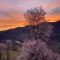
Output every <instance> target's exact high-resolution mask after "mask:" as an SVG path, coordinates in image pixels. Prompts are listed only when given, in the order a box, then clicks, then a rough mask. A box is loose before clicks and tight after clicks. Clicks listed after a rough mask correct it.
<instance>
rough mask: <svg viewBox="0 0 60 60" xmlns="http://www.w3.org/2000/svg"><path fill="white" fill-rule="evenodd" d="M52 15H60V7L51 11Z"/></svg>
mask: <svg viewBox="0 0 60 60" xmlns="http://www.w3.org/2000/svg"><path fill="white" fill-rule="evenodd" d="M50 13H51V14H60V7H56V8H53V9H51V10H50Z"/></svg>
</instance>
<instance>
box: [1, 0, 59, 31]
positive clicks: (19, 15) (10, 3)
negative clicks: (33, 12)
mask: <svg viewBox="0 0 60 60" xmlns="http://www.w3.org/2000/svg"><path fill="white" fill-rule="evenodd" d="M37 6H41V7H42V8H43V9H44V10H45V11H46V12H47V15H46V17H45V18H46V20H47V22H55V21H58V20H60V0H0V31H2V30H7V29H12V28H16V27H24V26H26V25H27V23H26V19H25V18H24V16H23V12H25V11H26V10H27V9H30V8H33V7H37Z"/></svg>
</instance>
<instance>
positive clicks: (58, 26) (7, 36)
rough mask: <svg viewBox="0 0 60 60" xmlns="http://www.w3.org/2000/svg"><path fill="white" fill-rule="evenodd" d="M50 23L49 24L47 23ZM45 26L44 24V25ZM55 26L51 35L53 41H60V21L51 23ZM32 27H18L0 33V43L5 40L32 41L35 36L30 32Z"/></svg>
mask: <svg viewBox="0 0 60 60" xmlns="http://www.w3.org/2000/svg"><path fill="white" fill-rule="evenodd" d="M45 23H48V22H45ZM42 24H44V23H42ZM48 24H51V25H53V26H54V29H53V33H52V34H51V40H53V41H54V40H55V41H60V21H57V22H50V23H48ZM31 29H32V26H30V25H29V26H25V27H18V28H15V29H10V30H6V31H0V42H1V41H5V40H13V41H14V40H20V41H23V40H27V39H32V38H33V34H32V33H31V32H30V31H31Z"/></svg>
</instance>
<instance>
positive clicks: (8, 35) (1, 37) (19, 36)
mask: <svg viewBox="0 0 60 60" xmlns="http://www.w3.org/2000/svg"><path fill="white" fill-rule="evenodd" d="M31 28H32V26H26V27H18V28H15V29H9V30H6V31H0V42H1V41H5V40H13V41H14V40H20V41H23V40H26V39H27V38H28V39H31V37H32V34H31V32H30V29H31Z"/></svg>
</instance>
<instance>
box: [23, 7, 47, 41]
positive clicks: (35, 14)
mask: <svg viewBox="0 0 60 60" xmlns="http://www.w3.org/2000/svg"><path fill="white" fill-rule="evenodd" d="M45 14H46V13H45V11H44V10H43V9H42V8H41V7H34V8H33V9H30V10H27V11H26V13H25V14H24V16H25V18H26V20H27V22H28V23H29V24H30V25H32V26H33V30H32V32H33V34H34V37H35V40H36V39H37V36H38V33H39V31H38V30H39V26H37V25H38V24H40V23H42V22H45V21H46V20H45V18H44V17H45Z"/></svg>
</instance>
